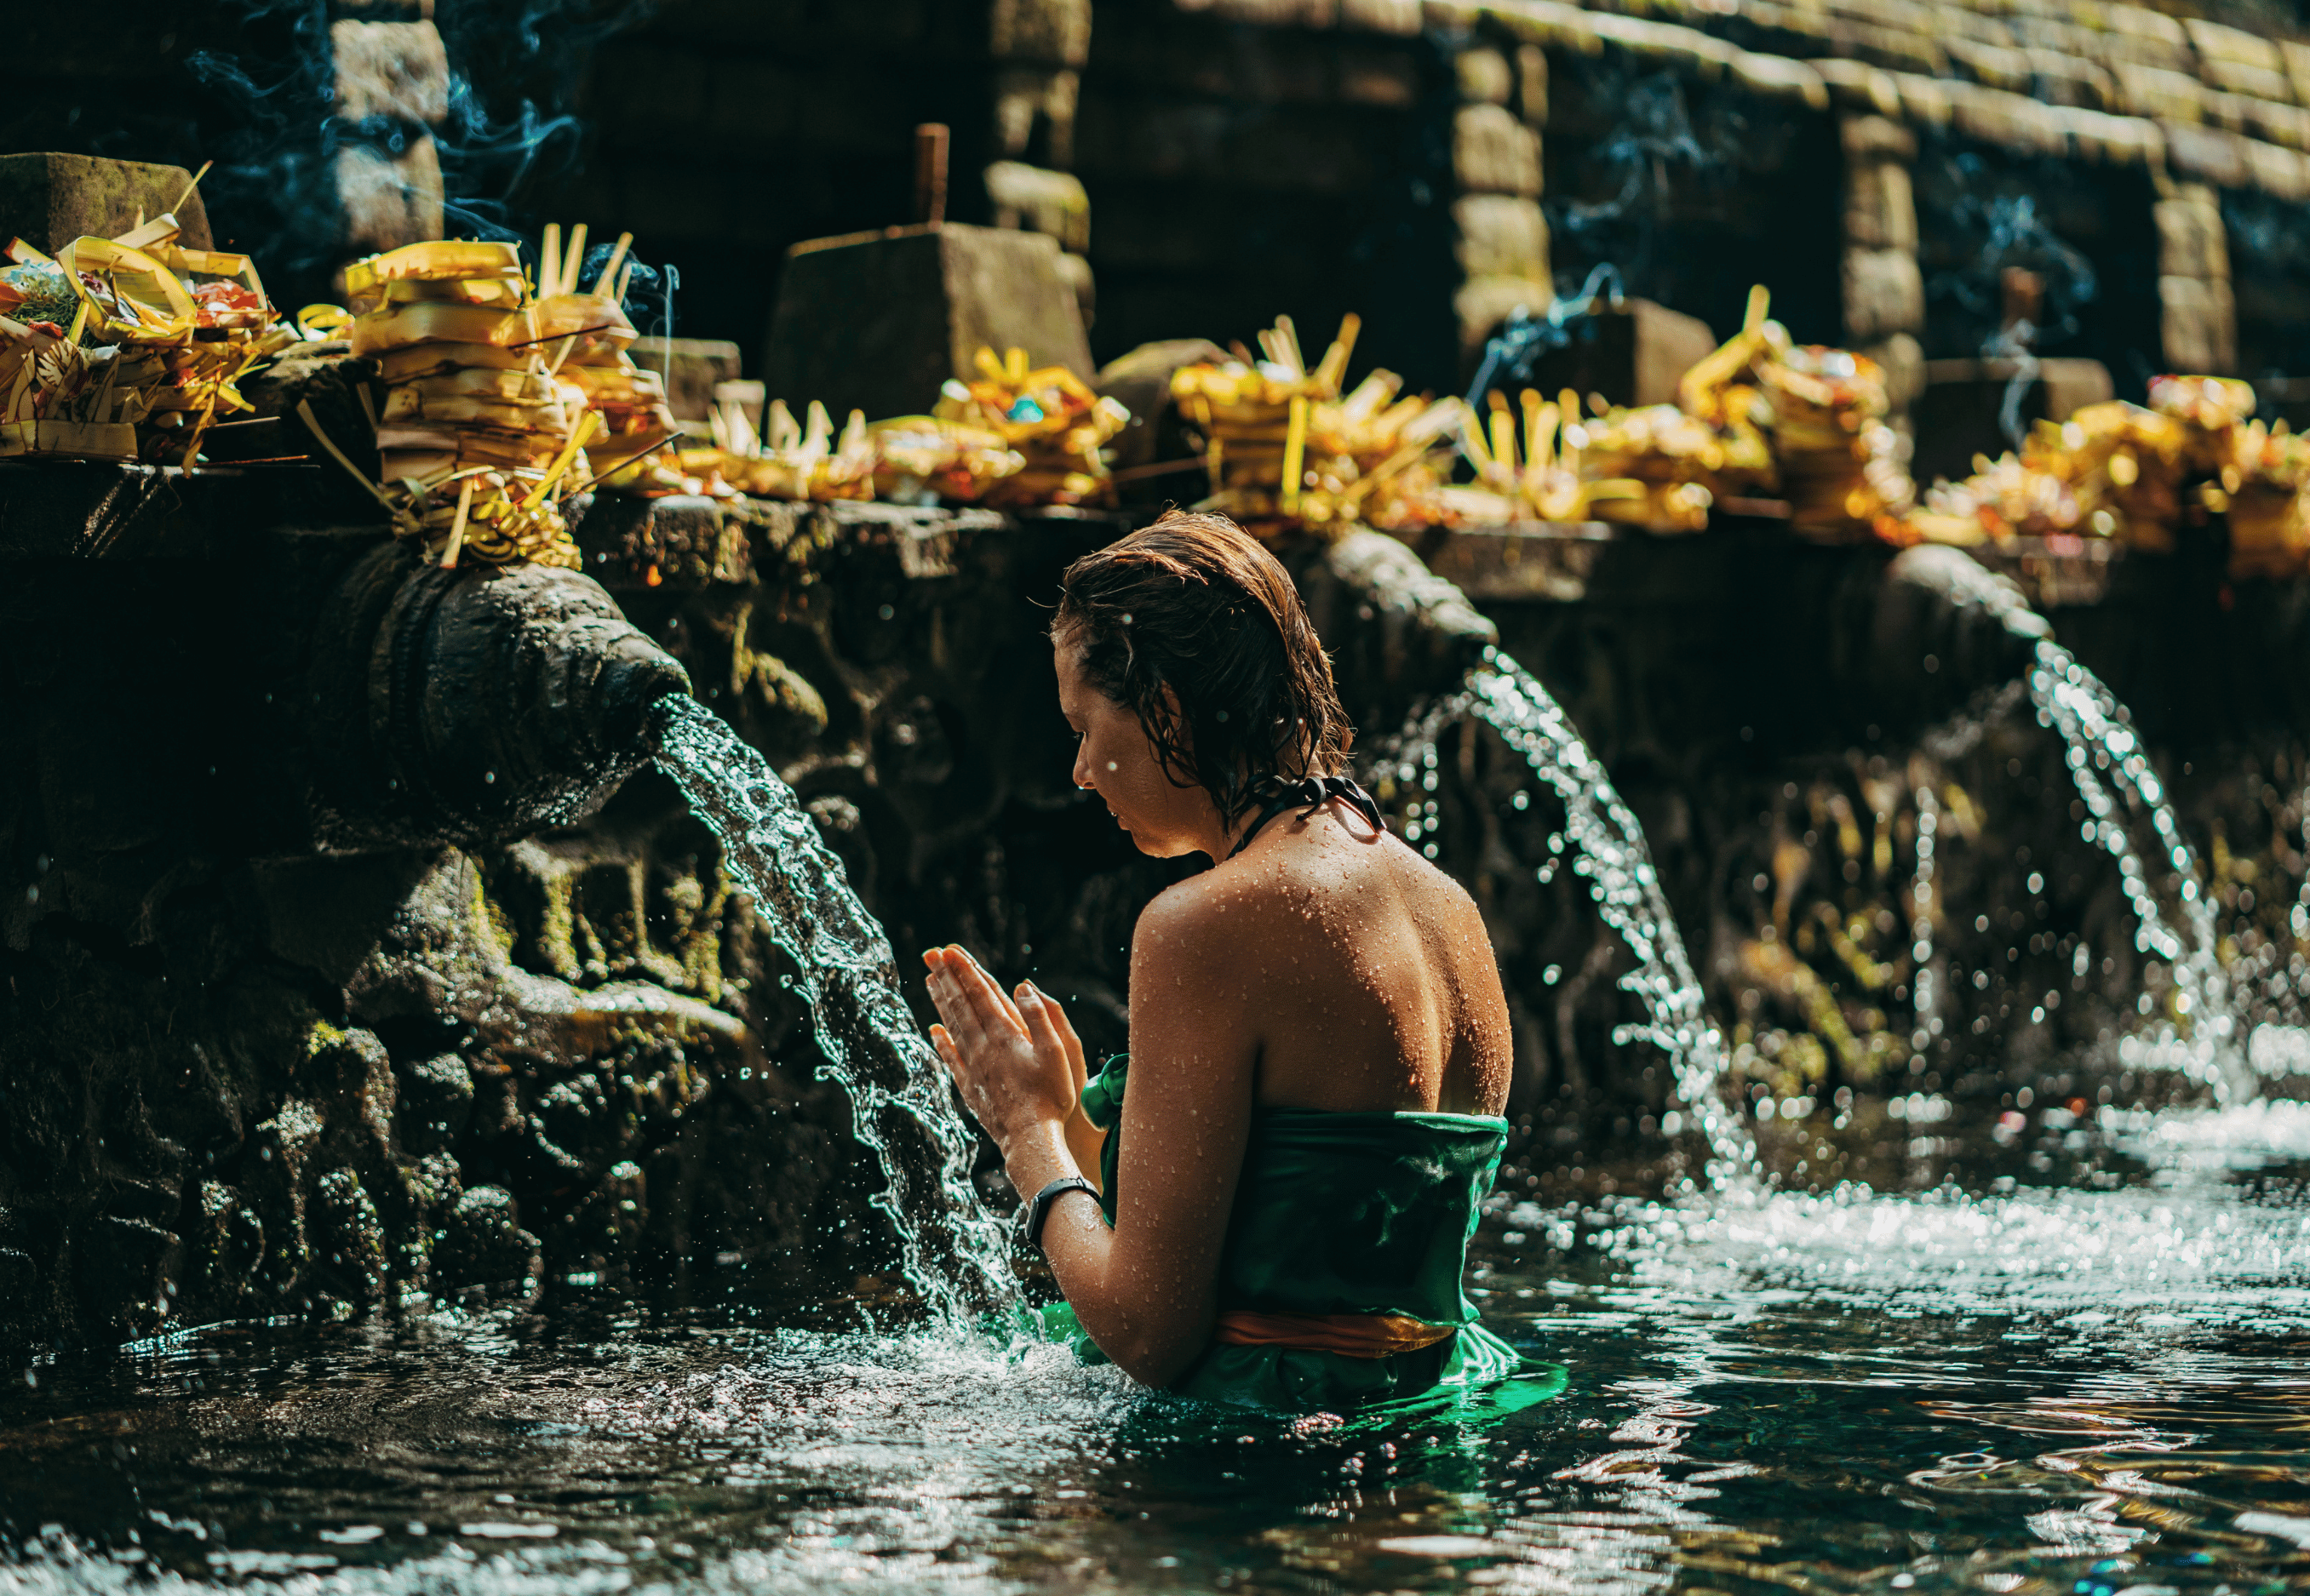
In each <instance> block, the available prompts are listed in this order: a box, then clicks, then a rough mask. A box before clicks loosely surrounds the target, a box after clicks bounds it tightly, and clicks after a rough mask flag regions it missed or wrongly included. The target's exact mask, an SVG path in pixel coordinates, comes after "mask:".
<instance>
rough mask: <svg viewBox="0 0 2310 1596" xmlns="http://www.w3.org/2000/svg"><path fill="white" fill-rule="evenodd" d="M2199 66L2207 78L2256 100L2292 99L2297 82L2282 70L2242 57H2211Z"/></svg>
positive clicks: (2218, 87) (2230, 91)
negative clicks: (2236, 59) (2241, 58)
mask: <svg viewBox="0 0 2310 1596" xmlns="http://www.w3.org/2000/svg"><path fill="white" fill-rule="evenodd" d="M2200 66H2201V69H2202V71H2203V72H2204V74H2205V79H2206V82H2209V83H2211V84H2212V85H2213V86H2214V87H2215V88H2217V89H2220V90H2223V91H2226V92H2228V93H2231V94H2242V95H2245V96H2247V97H2249V98H2251V99H2254V100H2280V101H2283V102H2285V103H2287V104H2289V105H2290V104H2292V103H2293V100H2294V83H2293V81H2292V80H2291V79H2290V78H2288V76H2287V75H2286V74H2285V73H2284V72H2283V71H2282V70H2278V69H2275V68H2271V67H2266V66H2254V65H2248V64H2246V63H2245V62H2243V61H2218V60H2215V59H2212V58H2210V57H2209V58H2207V59H2205V60H2203V61H2201V63H2200Z"/></svg>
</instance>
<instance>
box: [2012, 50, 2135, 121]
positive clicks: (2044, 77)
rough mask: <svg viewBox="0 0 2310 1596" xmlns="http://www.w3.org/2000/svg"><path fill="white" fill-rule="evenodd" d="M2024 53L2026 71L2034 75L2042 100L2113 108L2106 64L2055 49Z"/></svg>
mask: <svg viewBox="0 0 2310 1596" xmlns="http://www.w3.org/2000/svg"><path fill="white" fill-rule="evenodd" d="M2028 56H2029V70H2030V71H2031V72H2032V73H2034V74H2036V91H2037V93H2038V94H2039V95H2040V96H2041V97H2042V98H2044V99H2045V100H2049V101H2051V102H2052V103H2054V104H2055V105H2064V106H2077V107H2080V108H2084V109H2086V110H2094V111H2106V110H2111V109H2114V108H2115V107H2116V105H2117V103H2118V97H2117V80H2116V79H2115V78H2114V77H2112V76H2111V75H2110V74H2109V69H2108V68H2107V67H2106V66H2103V65H2099V64H2097V63H2096V62H2093V61H2089V60H2087V59H2086V58H2084V57H2083V56H2071V55H2066V54H2064V53H2063V52H2062V51H2059V50H2031V51H2029V52H2028Z"/></svg>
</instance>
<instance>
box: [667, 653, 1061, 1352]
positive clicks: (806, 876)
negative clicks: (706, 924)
mask: <svg viewBox="0 0 2310 1596" xmlns="http://www.w3.org/2000/svg"><path fill="white" fill-rule="evenodd" d="M654 714H655V716H656V723H657V724H656V732H657V747H658V754H657V760H658V764H659V765H660V766H661V767H662V768H664V771H665V772H666V774H667V775H669V776H672V777H673V780H674V782H675V784H676V785H679V786H680V787H681V788H682V794H683V795H684V796H685V797H687V798H688V799H689V800H690V808H691V809H692V810H693V811H696V813H697V814H698V815H699V818H700V819H702V820H705V822H706V823H707V824H708V826H710V827H711V828H713V829H714V833H715V835H716V836H717V837H720V838H721V839H722V842H723V846H724V855H723V863H724V868H725V869H726V870H728V871H729V872H730V874H731V877H732V879H734V880H736V881H737V882H738V884H739V885H740V886H742V887H743V888H744V889H745V890H746V891H747V892H749V893H750V894H751V895H752V897H753V899H754V906H755V911H756V913H758V914H759V915H760V916H761V920H762V924H764V925H765V926H766V927H767V928H768V929H769V933H770V937H771V940H772V941H775V942H777V945H778V948H779V950H781V951H782V952H784V953H785V954H786V957H787V958H788V959H790V960H791V961H792V962H793V965H794V974H793V975H792V976H790V977H789V979H790V980H791V983H792V984H793V987H794V990H795V992H797V993H800V995H801V996H802V998H803V1001H804V1002H807V1003H808V1004H809V1005H810V1015H811V1024H812V1028H813V1029H814V1031H815V1032H816V1034H817V1037H818V1045H819V1047H820V1049H821V1052H823V1053H824V1054H825V1062H824V1063H821V1065H820V1067H819V1074H820V1077H821V1079H822V1080H832V1081H835V1082H837V1083H838V1084H839V1085H840V1086H841V1087H842V1088H843V1089H844V1090H845V1091H847V1093H848V1094H849V1096H850V1112H851V1122H852V1128H853V1130H854V1131H855V1133H856V1135H857V1137H858V1140H859V1141H861V1142H862V1143H864V1145H865V1146H866V1147H868V1148H870V1149H873V1154H874V1157H875V1158H876V1159H877V1160H878V1161H879V1162H880V1163H881V1167H882V1175H883V1179H884V1180H885V1181H886V1182H887V1183H888V1184H887V1186H886V1188H885V1190H884V1191H882V1192H881V1193H878V1194H877V1195H876V1196H875V1197H874V1199H873V1203H874V1206H875V1207H876V1208H878V1209H880V1210H881V1211H882V1212H883V1213H884V1214H885V1215H886V1216H888V1217H889V1219H890V1224H891V1227H892V1228H893V1229H895V1230H896V1231H897V1232H898V1237H899V1249H900V1259H901V1267H902V1269H903V1270H904V1271H905V1274H906V1278H907V1282H908V1283H909V1284H910V1285H912V1286H913V1287H914V1288H915V1289H916V1291H917V1292H918V1293H920V1294H921V1296H922V1298H923V1300H924V1301H925V1303H926V1304H927V1305H929V1306H930V1308H931V1310H932V1312H933V1313H934V1314H937V1315H938V1316H939V1317H940V1318H942V1319H943V1320H944V1321H945V1322H946V1323H947V1324H948V1326H949V1327H950V1329H952V1330H957V1331H960V1330H962V1329H965V1328H967V1327H968V1326H969V1325H970V1324H972V1323H975V1322H976V1321H977V1318H978V1317H979V1316H980V1315H982V1314H986V1312H988V1311H990V1310H1004V1309H1013V1308H1016V1306H1017V1305H1018V1303H1019V1301H1020V1298H1019V1290H1018V1285H1017V1282H1016V1280H1015V1279H1014V1278H1013V1276H1012V1271H1011V1269H1010V1265H1009V1262H1008V1261H1007V1244H1006V1241H1005V1237H1004V1233H1003V1225H1002V1222H1001V1221H1000V1220H998V1219H995V1218H994V1216H993V1215H992V1214H990V1213H988V1212H987V1211H986V1209H985V1207H984V1206H983V1205H982V1204H981V1203H980V1202H979V1201H978V1198H977V1194H976V1193H974V1192H973V1191H972V1189H971V1184H970V1167H971V1161H972V1158H973V1157H974V1155H975V1154H976V1152H977V1139H976V1138H975V1137H974V1136H973V1135H972V1134H971V1132H970V1129H969V1127H968V1126H967V1125H965V1124H964V1123H963V1122H962V1119H961V1116H960V1115H958V1114H957V1113H956V1112H955V1108H954V1105H953V1102H952V1099H951V1094H950V1092H949V1090H948V1087H947V1074H946V1068H945V1066H944V1065H943V1064H942V1063H941V1062H940V1061H939V1058H938V1055H937V1054H935V1053H934V1052H933V1051H932V1049H931V1045H930V1043H929V1042H928V1041H927V1040H926V1039H925V1037H923V1035H922V1032H921V1029H920V1028H919V1027H918V1026H917V1024H916V1019H915V1016H914V1013H913V1011H911V1010H909V1009H908V1008H907V1001H906V999H905V998H904V997H903V996H902V995H901V994H900V993H899V976H898V968H897V964H896V961H895V960H894V959H893V958H892V957H891V953H890V939H889V938H888V937H887V936H885V935H884V934H883V932H882V927H881V925H880V924H878V923H877V922H876V921H875V919H874V916H873V915H872V914H871V913H870V912H868V910H867V908H866V906H865V905H864V904H863V903H861V902H859V901H858V897H857V894H855V893H854V892H853V891H851V889H850V885H849V882H848V880H847V878H846V876H845V874H844V872H843V869H842V862H841V861H840V860H839V859H838V858H836V857H835V855H834V854H833V853H832V852H831V851H830V850H829V848H828V847H827V846H826V844H825V841H824V840H823V839H822V838H821V837H820V836H819V832H818V828H817V826H816V825H815V824H814V823H813V822H812V820H811V818H810V816H809V815H808V814H807V813H805V812H804V811H803V808H802V805H801V804H800V803H799V802H796V800H795V794H794V789H793V788H791V787H789V786H787V785H786V783H785V782H783V781H781V780H779V779H778V776H777V772H776V771H774V770H772V769H771V768H770V767H769V763H768V762H767V761H766V760H764V759H763V758H762V756H761V755H760V754H759V753H757V752H755V751H754V750H753V749H752V748H751V746H749V745H748V744H747V743H746V742H744V741H743V740H742V739H741V738H740V737H739V736H738V734H737V733H735V732H734V731H732V730H731V729H730V728H729V727H728V726H727V725H725V724H724V723H723V722H722V721H721V720H720V719H719V718H717V717H716V716H715V715H714V714H713V712H712V711H710V710H708V709H706V708H704V707H700V706H699V704H697V703H696V702H694V701H693V700H691V699H689V698H679V697H675V698H665V699H663V700H661V701H660V703H659V706H658V707H657V708H656V711H655V712H654ZM917 1170H923V1171H927V1172H929V1175H930V1183H929V1187H928V1190H927V1191H926V1192H925V1193H924V1194H923V1195H922V1196H921V1197H920V1198H917V1197H916V1195H915V1190H914V1187H915V1180H916V1175H915V1172H916V1171H917Z"/></svg>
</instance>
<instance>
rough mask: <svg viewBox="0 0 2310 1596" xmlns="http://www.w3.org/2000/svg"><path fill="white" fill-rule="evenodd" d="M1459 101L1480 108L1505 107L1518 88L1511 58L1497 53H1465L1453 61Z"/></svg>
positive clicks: (1491, 51)
mask: <svg viewBox="0 0 2310 1596" xmlns="http://www.w3.org/2000/svg"><path fill="white" fill-rule="evenodd" d="M1452 74H1453V76H1454V77H1455V79H1456V80H1457V82H1458V83H1459V85H1460V98H1461V99H1463V100H1469V101H1472V102H1473V103H1477V104H1481V105H1506V104H1507V102H1508V97H1509V95H1510V94H1511V93H1513V92H1514V91H1515V74H1513V73H1512V72H1511V71H1510V70H1509V68H1508V58H1507V56H1504V55H1502V54H1501V53H1500V52H1499V51H1498V50H1494V49H1473V50H1462V51H1461V52H1460V53H1459V54H1458V55H1456V56H1453V57H1452Z"/></svg>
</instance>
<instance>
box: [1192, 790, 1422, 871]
mask: <svg viewBox="0 0 2310 1596" xmlns="http://www.w3.org/2000/svg"><path fill="white" fill-rule="evenodd" d="M1256 791H1257V792H1258V793H1259V794H1262V795H1263V796H1264V797H1265V798H1266V802H1265V804H1264V806H1262V808H1261V809H1260V811H1259V818H1258V819H1257V820H1254V821H1253V822H1252V823H1251V829H1250V830H1248V831H1246V832H1245V833H1244V834H1243V840H1242V841H1241V842H1239V843H1238V844H1236V845H1235V846H1234V847H1233V848H1231V849H1230V850H1229V853H1228V857H1229V858H1230V859H1232V858H1234V857H1235V856H1236V854H1240V853H1242V852H1243V851H1244V849H1246V848H1247V847H1249V846H1251V839H1252V838H1253V837H1257V836H1258V835H1259V834H1260V832H1261V831H1262V830H1264V829H1265V828H1266V826H1267V822H1268V821H1270V820H1273V819H1274V818H1275V817H1276V816H1278V815H1280V814H1281V813H1283V812H1284V811H1287V810H1293V809H1298V810H1307V811H1314V810H1317V809H1320V808H1322V807H1323V806H1324V804H1325V803H1327V802H1330V801H1331V800H1333V799H1334V798H1337V799H1338V800H1340V801H1341V802H1342V803H1345V804H1346V805H1348V807H1349V808H1350V809H1352V810H1354V811H1356V812H1357V813H1358V814H1359V815H1361V816H1363V818H1364V819H1365V820H1369V821H1370V822H1371V827H1372V829H1373V830H1375V831H1385V830H1386V829H1387V826H1386V823H1385V821H1383V820H1381V819H1380V818H1379V804H1378V802H1377V801H1376V800H1375V799H1374V798H1373V797H1372V795H1371V794H1369V793H1367V792H1365V791H1364V790H1363V788H1362V787H1361V786H1359V785H1357V783H1356V781H1355V778H1354V777H1352V776H1307V778H1305V779H1304V780H1300V781H1285V780H1284V779H1283V778H1282V777H1281V776H1269V777H1267V779H1266V780H1264V781H1263V782H1261V783H1260V784H1259V785H1258V787H1257V789H1256Z"/></svg>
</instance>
